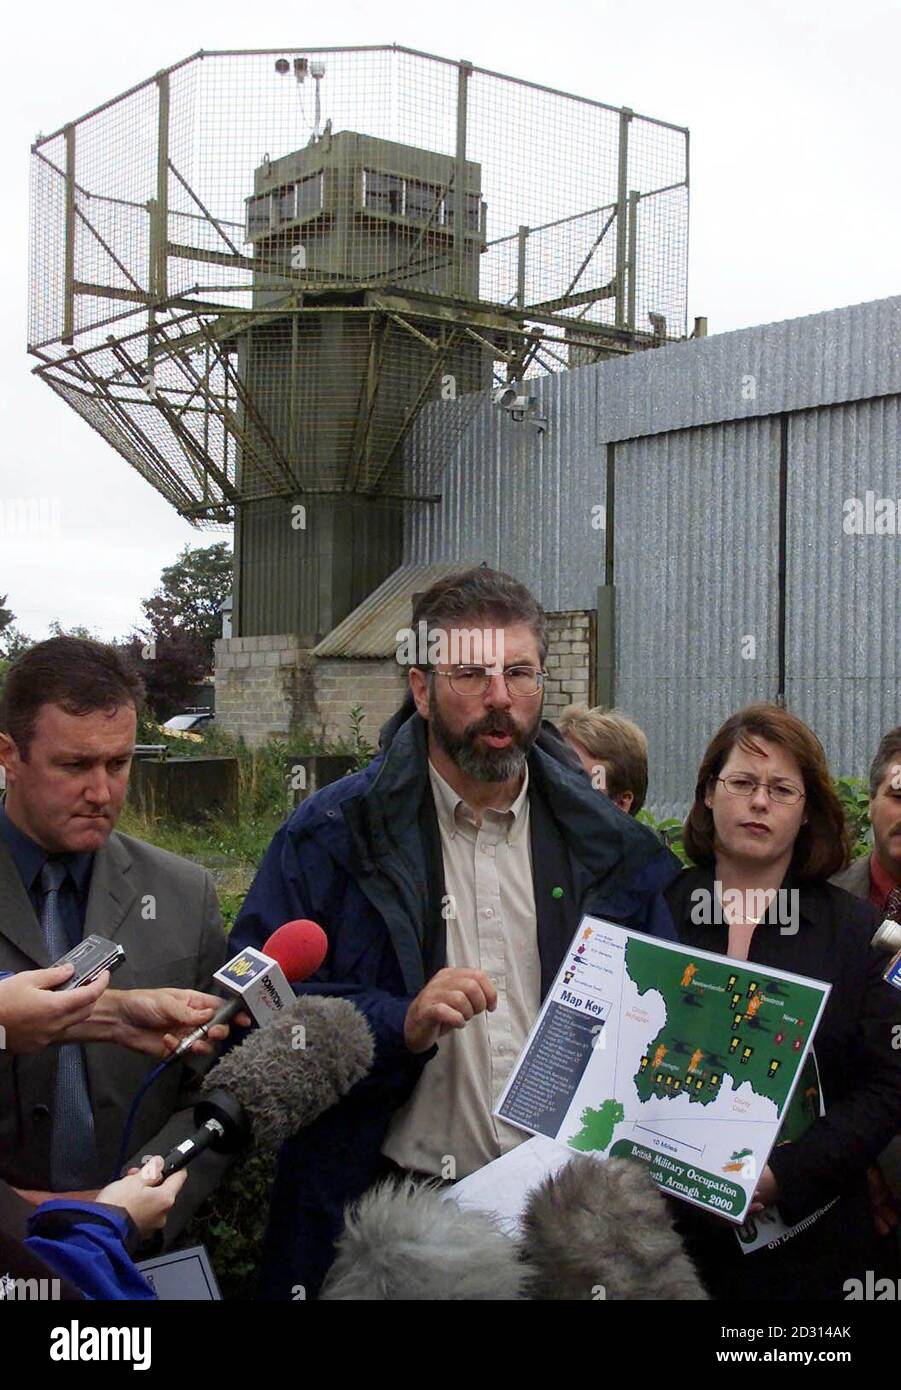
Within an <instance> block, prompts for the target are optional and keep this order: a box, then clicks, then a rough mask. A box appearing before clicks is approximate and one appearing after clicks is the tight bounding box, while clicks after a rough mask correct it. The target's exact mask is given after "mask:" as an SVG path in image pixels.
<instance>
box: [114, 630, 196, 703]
mask: <svg viewBox="0 0 901 1390" xmlns="http://www.w3.org/2000/svg"><path fill="white" fill-rule="evenodd" d="M125 651H126V653H127V655H128V656H129V657H130V658H131V660H132V662H133V664H134V666H135V668H136V669H137V671H138V672H139V673H140V675H141V677H142V679H143V681H144V685H145V687H146V689H147V704H148V706H149V708H150V710H151V711H152V713H153V714H154V716H155V717H156V718H158V719H167V718H168V717H169V715H170V714H171V713H172V712H173V710H177V709H178V708H179V706H181V705H184V704H185V703H186V702H187V699H188V695H189V693H190V690H191V687H192V686H195V685H199V684H200V683H201V682H202V681H203V680H204V678H205V677H206V674H207V672H208V670H209V658H208V656H207V652H206V648H205V646H204V644H203V641H202V639H201V638H200V637H199V636H198V634H197V633H194V632H185V631H184V630H180V629H178V628H176V629H175V630H174V631H173V633H172V635H171V636H170V637H159V638H151V639H150V640H149V641H145V640H144V639H143V638H141V637H138V636H134V637H132V638H131V639H130V640H129V641H128V642H127V643H126V644H125Z"/></svg>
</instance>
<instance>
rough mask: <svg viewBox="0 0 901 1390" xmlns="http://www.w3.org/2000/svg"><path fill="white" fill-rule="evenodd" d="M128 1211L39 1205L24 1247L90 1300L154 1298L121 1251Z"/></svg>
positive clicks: (98, 1206) (63, 1202)
mask: <svg viewBox="0 0 901 1390" xmlns="http://www.w3.org/2000/svg"><path fill="white" fill-rule="evenodd" d="M132 1230H133V1227H132V1224H131V1219H130V1217H129V1216H128V1213H127V1212H125V1211H123V1210H122V1209H121V1208H120V1207H108V1206H105V1205H103V1204H102V1203H99V1202H72V1201H68V1200H59V1201H57V1200H53V1201H50V1202H43V1203H42V1204H41V1206H39V1207H38V1209H37V1211H36V1212H35V1213H34V1215H33V1216H31V1217H30V1218H29V1221H28V1238H27V1239H26V1240H25V1242H24V1244H25V1245H26V1246H27V1247H28V1249H29V1250H31V1251H33V1253H34V1254H35V1255H39V1256H40V1258H41V1259H42V1260H45V1261H46V1263H47V1264H48V1265H50V1267H51V1269H55V1270H56V1272H57V1274H60V1275H62V1276H63V1277H64V1278H66V1279H70V1280H71V1282H72V1283H73V1284H75V1286H76V1287H77V1288H79V1289H81V1291H82V1293H83V1294H84V1295H85V1297H86V1298H89V1299H151V1298H155V1297H156V1295H155V1294H154V1292H153V1289H152V1288H151V1286H150V1284H149V1283H148V1282H147V1280H146V1279H145V1278H144V1276H143V1274H142V1273H141V1272H140V1270H139V1269H138V1267H137V1265H136V1264H135V1263H134V1261H133V1260H132V1258H131V1256H130V1255H129V1254H128V1252H127V1250H126V1248H125V1242H126V1241H127V1240H128V1238H129V1236H130V1234H131V1232H132Z"/></svg>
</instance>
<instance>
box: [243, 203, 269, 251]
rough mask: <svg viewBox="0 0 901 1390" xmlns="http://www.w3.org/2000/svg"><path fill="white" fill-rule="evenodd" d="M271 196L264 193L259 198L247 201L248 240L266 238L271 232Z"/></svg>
mask: <svg viewBox="0 0 901 1390" xmlns="http://www.w3.org/2000/svg"><path fill="white" fill-rule="evenodd" d="M270 197H271V195H270V194H269V193H264V194H263V195H262V196H261V197H259V198H248V199H247V240H248V241H252V240H253V239H254V237H258V236H265V235H266V233H267V232H268V231H269V202H270Z"/></svg>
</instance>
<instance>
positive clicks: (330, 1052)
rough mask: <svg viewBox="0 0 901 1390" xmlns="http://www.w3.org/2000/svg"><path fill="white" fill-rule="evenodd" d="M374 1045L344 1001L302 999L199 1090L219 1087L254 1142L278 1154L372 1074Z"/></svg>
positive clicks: (220, 1065)
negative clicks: (237, 1108)
mask: <svg viewBox="0 0 901 1390" xmlns="http://www.w3.org/2000/svg"><path fill="white" fill-rule="evenodd" d="M374 1057H375V1042H374V1040H373V1036H372V1031H371V1029H370V1027H369V1024H368V1023H367V1021H366V1019H365V1018H364V1017H363V1015H362V1014H361V1013H360V1011H359V1009H356V1008H354V1006H353V1004H351V1003H350V1002H349V1001H348V1000H347V999H336V998H332V997H323V996H321V995H315V994H305V995H301V996H300V997H299V998H297V999H295V1000H294V1001H293V1002H292V1003H291V1004H289V1005H288V1006H287V1008H285V1009H283V1010H282V1011H281V1013H279V1014H278V1016H277V1017H276V1018H275V1019H274V1020H273V1022H272V1023H268V1024H267V1025H266V1027H265V1028H260V1029H258V1030H257V1031H256V1032H254V1033H251V1034H249V1035H248V1037H246V1038H245V1039H244V1041H243V1042H242V1043H241V1044H240V1046H239V1047H234V1048H232V1050H231V1051H230V1052H227V1053H226V1054H225V1056H224V1057H221V1058H220V1059H219V1061H218V1062H217V1063H216V1065H215V1066H214V1067H211V1069H210V1070H209V1071H208V1072H207V1073H206V1076H205V1077H204V1079H203V1088H202V1089H203V1091H204V1092H208V1091H212V1090H215V1089H216V1088H217V1087H222V1088H223V1089H224V1090H226V1091H228V1092H229V1093H230V1094H231V1095H232V1096H234V1098H235V1099H236V1100H237V1101H239V1102H240V1104H241V1106H242V1107H243V1108H244V1111H245V1112H246V1114H247V1117H248V1119H249V1121H250V1126H251V1132H252V1135H253V1143H254V1145H255V1147H257V1148H259V1149H265V1150H270V1151H275V1150H276V1149H278V1148H280V1147H281V1145H282V1144H283V1143H284V1142H285V1140H286V1139H290V1137H291V1135H292V1134H294V1133H296V1131H297V1130H298V1129H302V1128H303V1127H304V1126H305V1125H310V1124H312V1123H313V1121H314V1120H316V1119H318V1117H319V1116H320V1115H321V1114H322V1113H323V1112H324V1111H325V1110H328V1109H329V1108H330V1107H331V1106H333V1105H335V1104H337V1102H338V1101H339V1100H341V1098H342V1096H345V1095H346V1094H347V1092H348V1091H349V1090H350V1089H351V1087H352V1086H355V1085H356V1083H357V1082H358V1081H361V1080H362V1079H363V1077H364V1076H366V1075H367V1074H368V1072H369V1071H370V1070H371V1068H372V1063H373V1059H374Z"/></svg>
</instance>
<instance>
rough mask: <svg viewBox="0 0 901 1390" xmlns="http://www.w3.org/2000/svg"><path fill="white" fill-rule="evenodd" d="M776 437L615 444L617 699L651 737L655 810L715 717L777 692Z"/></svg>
mask: <svg viewBox="0 0 901 1390" xmlns="http://www.w3.org/2000/svg"><path fill="white" fill-rule="evenodd" d="M779 433H780V431H779V423H778V421H774V420H754V421H749V422H748V423H746V424H745V423H742V424H730V425H713V426H709V427H707V428H706V429H698V430H682V431H678V432H676V433H674V434H663V435H656V436H652V437H651V438H647V439H637V440H633V441H631V442H630V443H626V444H619V445H617V446H616V451H615V464H614V468H615V474H616V494H615V495H616V504H615V513H614V526H613V534H614V582H615V594H616V701H617V704H618V705H620V706H622V708H623V709H625V710H627V711H628V713H629V714H630V715H631V716H632V717H633V718H634V719H636V720H637V721H638V723H639V724H640V725H641V727H642V728H643V729H644V730H645V732H646V734H647V736H648V743H649V754H650V768H651V785H650V788H649V797H650V800H651V802H652V804H653V806H654V808H655V810H656V811H657V813H658V814H659V815H664V814H665V815H678V814H680V813H681V811H682V809H683V808H684V805H685V800H686V789H687V787H688V788H689V790H690V789H691V788H693V786H694V773H695V772H696V770H697V767H698V765H699V763H700V761H701V755H702V753H703V751H704V748H705V747H706V745H707V742H708V740H709V738H710V735H711V733H712V732H713V730H714V729H715V728H716V726H717V724H718V723H720V722H722V720H723V719H725V718H726V717H727V716H728V715H729V714H731V713H732V711H733V710H736V709H739V708H741V706H742V705H746V704H749V703H750V701H751V700H758V699H767V698H771V697H772V696H773V695H774V694H775V693H776V690H777V688H778V651H777V640H776V638H777V628H778V623H777V614H778V578H777V577H778V554H779V516H778V501H779ZM752 653H753V654H752ZM687 779H688V780H687Z"/></svg>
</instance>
